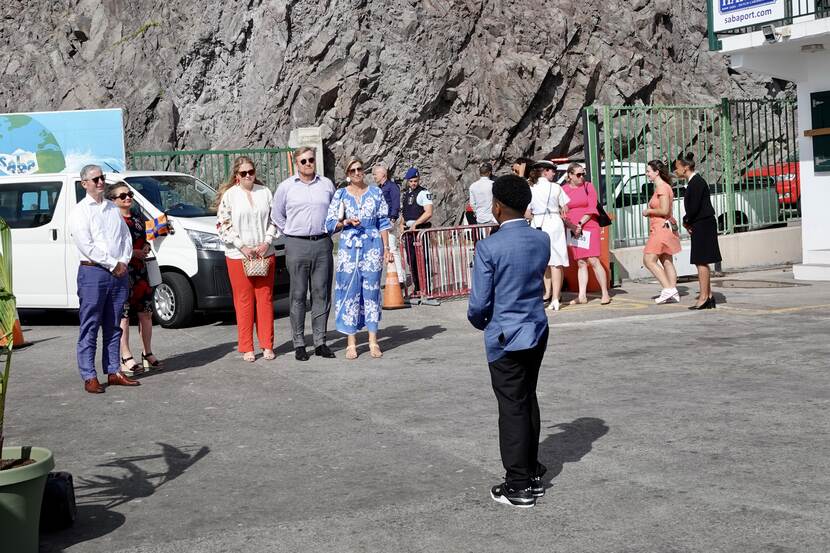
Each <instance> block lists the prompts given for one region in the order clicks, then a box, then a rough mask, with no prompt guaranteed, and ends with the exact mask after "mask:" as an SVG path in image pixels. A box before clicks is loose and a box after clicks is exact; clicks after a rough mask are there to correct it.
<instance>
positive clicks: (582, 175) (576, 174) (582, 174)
mask: <svg viewBox="0 0 830 553" xmlns="http://www.w3.org/2000/svg"><path fill="white" fill-rule="evenodd" d="M574 176H575V177H576V178H580V177H584V176H585V173H574Z"/></svg>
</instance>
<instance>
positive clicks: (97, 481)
mask: <svg viewBox="0 0 830 553" xmlns="http://www.w3.org/2000/svg"><path fill="white" fill-rule="evenodd" d="M158 445H159V446H160V447H161V453H157V454H150V455H140V456H135V457H124V458H120V459H115V460H113V461H110V462H108V463H104V464H101V465H98V466H99V467H105V468H108V469H122V470H123V471H124V472H123V474H122V475H121V476H111V474H109V471H107V472H108V473H107V474H99V475H96V476H93V477H92V478H89V479H88V478H85V477H82V476H81V477H78V478H77V479H76V487H75V495H76V502H77V505H78V516H77V518H76V519H75V524H74V526H72V527H71V528H68V529H66V530H62V531H59V532H54V533H48V534H43V535H42V536H41V540H40V551H41V552H42V553H45V552H49V553H52V552H62V551H64V549H65V548H68V547H71V546H73V545H76V544H78V543H83V542H86V541H89V540H93V539H96V538H99V537H101V536H105V535H107V534H109V533H110V532H113V531H114V530H116V529H118V528H119V527H121V526H123V525H124V523H125V522H126V517H125V516H124V515H123V514H121V513H119V512H116V511H114V510H113V509H115V508H117V507H118V506H120V505H123V504H125V503H128V502H130V501H132V500H134V499H139V498H145V497H150V496H151V495H153V494H154V493H155V492H156V490H157V489H158V488H160V487H161V486H162V485H164V484H166V483H167V482H170V481H171V480H174V479H176V478H178V477H179V476H181V475H182V474H184V472H185V471H186V470H187V469H188V468H190V467H191V466H193V465H194V464H195V463H196V462H198V461H199V460H201V459H202V458H203V457H205V456H206V455H207V454H208V453H209V452H210V449H209V448H208V447H207V446H202V447H200V448H198V449H196V447H197V446H191V447H185V448H182V449H179V448H177V447H174V446H172V445H169V444H165V443H160V442H159V443H158ZM194 450H195V451H194ZM188 451H193V452H192V453H189V452H188ZM157 459H162V460H163V461H164V463H165V465H166V470H164V471H162V472H152V471H150V472H148V471H146V470H144V469H142V468H141V466H140V465H141V464H142V463H143V462H146V461H152V460H157Z"/></svg>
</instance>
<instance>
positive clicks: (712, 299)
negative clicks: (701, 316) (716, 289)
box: [689, 296, 717, 311]
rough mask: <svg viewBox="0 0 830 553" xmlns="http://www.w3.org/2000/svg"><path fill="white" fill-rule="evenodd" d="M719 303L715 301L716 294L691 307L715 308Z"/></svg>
mask: <svg viewBox="0 0 830 553" xmlns="http://www.w3.org/2000/svg"><path fill="white" fill-rule="evenodd" d="M716 307H717V304H716V303H715V296H709V299H708V300H706V301H705V302H703V303H702V304H700V305H693V306H691V307H690V308H689V309H690V310H692V311H700V310H702V309H715V308H716Z"/></svg>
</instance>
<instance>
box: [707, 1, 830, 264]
mask: <svg viewBox="0 0 830 553" xmlns="http://www.w3.org/2000/svg"><path fill="white" fill-rule="evenodd" d="M708 9H709V48H710V50H713V51H720V52H721V53H722V54H726V55H728V56H729V59H730V65H731V66H732V67H733V68H735V69H739V70H741V71H752V72H757V73H762V74H765V75H769V76H772V77H777V78H780V79H785V80H787V81H792V82H794V83H795V84H796V87H797V92H798V151H799V159H800V166H799V172H800V194H801V213H802V222H801V225H802V226H801V232H802V254H803V257H802V260H803V263H802V264H800V265H796V266H795V267H793V272H794V275H795V278H797V279H803V280H830V211H828V208H830V0H708Z"/></svg>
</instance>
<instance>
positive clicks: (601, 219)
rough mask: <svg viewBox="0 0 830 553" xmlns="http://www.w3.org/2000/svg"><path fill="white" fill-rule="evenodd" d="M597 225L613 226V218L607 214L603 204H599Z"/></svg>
mask: <svg viewBox="0 0 830 553" xmlns="http://www.w3.org/2000/svg"><path fill="white" fill-rule="evenodd" d="M597 224H598V225H599V226H601V227H607V226H611V217H609V216H608V214H607V213H606V212H605V208H604V207H602V204H601V203H599V202H597Z"/></svg>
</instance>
